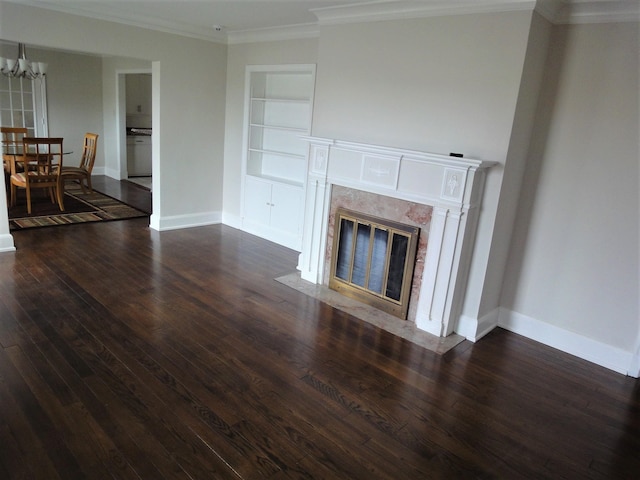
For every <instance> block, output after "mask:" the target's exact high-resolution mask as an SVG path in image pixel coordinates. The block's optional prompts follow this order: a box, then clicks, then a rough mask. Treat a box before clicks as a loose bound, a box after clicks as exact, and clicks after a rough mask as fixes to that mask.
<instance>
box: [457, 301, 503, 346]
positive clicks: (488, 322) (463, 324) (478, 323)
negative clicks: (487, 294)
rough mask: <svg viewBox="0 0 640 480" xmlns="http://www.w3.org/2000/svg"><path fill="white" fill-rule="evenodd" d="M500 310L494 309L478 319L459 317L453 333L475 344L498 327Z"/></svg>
mask: <svg viewBox="0 0 640 480" xmlns="http://www.w3.org/2000/svg"><path fill="white" fill-rule="evenodd" d="M499 314H500V310H499V309H498V308H496V309H495V310H492V311H491V312H489V313H487V314H486V315H483V316H482V317H480V318H479V319H477V318H473V317H469V316H466V315H461V316H460V320H459V321H458V326H457V328H456V329H455V332H456V333H457V334H458V335H462V336H463V337H465V338H466V339H467V340H469V341H471V342H477V341H478V340H480V339H481V338H482V337H484V336H485V335H486V334H487V333H489V332H490V331H491V330H493V329H494V328H496V327H497V326H498V319H499Z"/></svg>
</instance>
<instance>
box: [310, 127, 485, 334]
mask: <svg viewBox="0 0 640 480" xmlns="http://www.w3.org/2000/svg"><path fill="white" fill-rule="evenodd" d="M302 138H303V139H305V140H307V142H309V168H308V177H307V191H306V203H305V215H304V231H303V238H302V252H301V253H300V258H299V263H298V268H299V270H300V272H301V277H302V278H303V279H304V280H307V281H309V282H312V283H316V284H322V283H326V282H325V279H324V278H323V275H324V261H325V252H326V243H327V230H328V223H329V211H330V202H331V189H332V186H333V185H340V186H343V187H347V188H353V189H355V190H361V191H364V192H368V193H373V194H378V195H382V196H386V197H392V198H396V199H400V200H406V201H409V202H414V203H418V204H422V205H428V206H431V207H432V208H433V213H432V216H431V225H430V231H429V232H428V235H429V240H428V242H427V251H426V256H425V264H424V270H423V276H422V282H421V287H420V294H419V298H418V299H417V310H416V326H417V327H418V328H419V329H421V330H424V331H426V332H429V333H432V334H434V335H438V336H447V335H449V334H450V333H452V332H453V329H454V328H455V326H456V324H457V322H458V317H459V312H460V310H461V303H462V300H463V297H464V290H465V288H466V283H467V282H466V279H467V273H468V263H469V252H470V251H471V248H472V246H473V245H472V244H473V242H474V239H475V230H476V226H477V219H478V210H479V206H480V203H481V201H482V192H483V186H484V177H485V170H486V169H488V168H490V167H491V166H493V165H495V162H487V161H483V160H476V159H468V158H461V157H455V156H445V155H439V154H434V153H427V152H419V151H414V150H405V149H399V148H391V147H384V146H379V145H370V144H363V143H355V142H347V141H342V140H335V139H328V138H319V137H302Z"/></svg>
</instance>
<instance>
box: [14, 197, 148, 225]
mask: <svg viewBox="0 0 640 480" xmlns="http://www.w3.org/2000/svg"><path fill="white" fill-rule="evenodd" d="M65 195H69V196H71V197H73V198H74V199H75V200H77V201H79V202H82V203H84V204H85V205H88V206H89V207H91V208H92V209H93V211H91V212H75V213H74V212H71V213H64V212H60V213H59V214H54V215H42V216H37V217H19V218H11V219H9V230H10V231H15V230H23V229H27V228H43V227H54V226H65V225H76V224H81V223H89V222H109V221H118V220H128V219H132V218H141V217H148V216H149V213H146V212H143V211H142V210H139V209H137V208H135V207H132V206H131V205H128V204H126V203H125V202H123V201H121V200H118V199H117V198H114V197H111V196H110V195H107V194H106V193H102V192H99V191H97V190H95V189H94V191H93V193H86V194H85V193H83V192H82V189H81V188H78V189H75V188H70V189H68V190H67V191H65ZM83 197H85V198H83ZM86 197H94V198H91V199H88V198H86Z"/></svg>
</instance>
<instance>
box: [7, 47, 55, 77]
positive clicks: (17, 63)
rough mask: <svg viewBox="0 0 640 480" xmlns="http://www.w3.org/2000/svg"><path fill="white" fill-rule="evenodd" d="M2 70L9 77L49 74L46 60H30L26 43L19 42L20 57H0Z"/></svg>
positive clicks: (43, 75)
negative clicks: (26, 50)
mask: <svg viewBox="0 0 640 480" xmlns="http://www.w3.org/2000/svg"><path fill="white" fill-rule="evenodd" d="M0 72H2V74H3V75H6V76H7V77H18V78H28V79H29V80H33V79H34V78H44V77H45V76H46V74H47V64H46V63H44V62H30V61H29V60H27V55H26V53H25V48H24V43H19V44H18V58H17V59H15V60H13V59H11V58H4V57H0Z"/></svg>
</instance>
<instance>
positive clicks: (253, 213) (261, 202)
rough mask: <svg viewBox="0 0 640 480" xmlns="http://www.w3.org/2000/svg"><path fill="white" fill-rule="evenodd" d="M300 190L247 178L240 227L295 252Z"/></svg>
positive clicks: (298, 245)
mask: <svg viewBox="0 0 640 480" xmlns="http://www.w3.org/2000/svg"><path fill="white" fill-rule="evenodd" d="M303 195H304V190H303V188H302V187H298V186H295V185H287V184H283V183H279V182H273V181H270V180H265V179H262V178H256V177H251V176H250V175H247V177H246V179H245V196H244V219H243V227H244V229H245V230H247V231H248V232H250V233H253V234H255V235H259V236H262V237H264V238H268V239H270V240H272V241H274V242H277V243H279V244H281V245H285V246H287V247H289V248H293V249H295V250H300V249H301V248H302V215H303V211H304V210H303V208H304V202H303V200H304V198H303Z"/></svg>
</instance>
